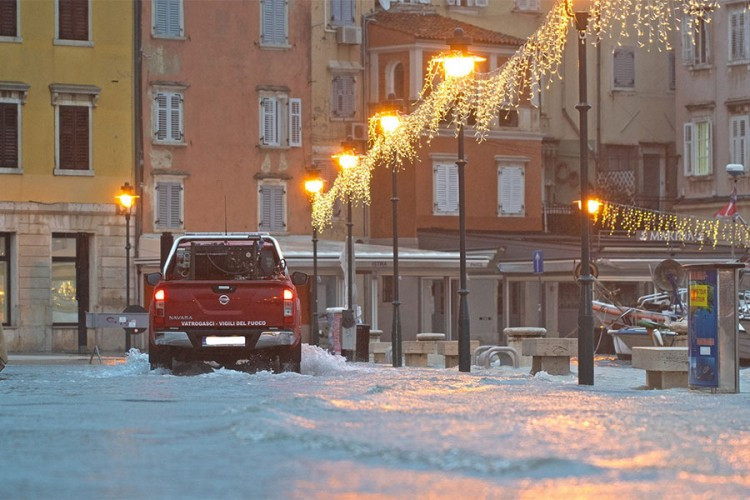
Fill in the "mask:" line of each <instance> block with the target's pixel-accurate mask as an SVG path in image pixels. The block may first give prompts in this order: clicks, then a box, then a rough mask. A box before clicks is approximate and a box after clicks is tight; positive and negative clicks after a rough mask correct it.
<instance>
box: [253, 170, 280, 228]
mask: <svg viewBox="0 0 750 500" xmlns="http://www.w3.org/2000/svg"><path fill="white" fill-rule="evenodd" d="M258 192H259V196H258V205H259V210H258V230H259V231H268V232H277V233H278V232H283V231H286V186H285V185H284V184H283V183H277V182H273V183H271V182H264V183H261V185H260V188H259V190H258Z"/></svg>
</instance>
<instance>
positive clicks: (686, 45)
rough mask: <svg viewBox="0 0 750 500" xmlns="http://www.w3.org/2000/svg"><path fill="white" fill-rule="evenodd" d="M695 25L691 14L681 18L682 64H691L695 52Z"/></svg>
mask: <svg viewBox="0 0 750 500" xmlns="http://www.w3.org/2000/svg"><path fill="white" fill-rule="evenodd" d="M694 34H695V25H694V24H693V18H692V17H691V16H685V17H683V18H682V64H684V65H685V66H691V65H692V64H693V62H694V61H693V58H694V54H695V36H694Z"/></svg>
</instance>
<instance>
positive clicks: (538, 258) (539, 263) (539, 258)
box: [532, 250, 544, 274]
mask: <svg viewBox="0 0 750 500" xmlns="http://www.w3.org/2000/svg"><path fill="white" fill-rule="evenodd" d="M532 260H533V261H534V274H542V273H544V256H543V255H542V251H541V250H534V256H533V258H532Z"/></svg>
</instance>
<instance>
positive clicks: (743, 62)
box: [727, 59, 750, 69]
mask: <svg viewBox="0 0 750 500" xmlns="http://www.w3.org/2000/svg"><path fill="white" fill-rule="evenodd" d="M727 66H728V67H729V68H736V67H737V66H748V69H750V60H747V59H740V60H737V61H729V62H727Z"/></svg>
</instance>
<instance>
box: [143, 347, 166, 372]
mask: <svg viewBox="0 0 750 500" xmlns="http://www.w3.org/2000/svg"><path fill="white" fill-rule="evenodd" d="M148 363H149V365H151V369H152V370H154V369H156V368H166V369H167V370H171V369H172V349H170V348H169V347H162V346H157V345H154V344H151V345H150V346H149V348H148Z"/></svg>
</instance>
